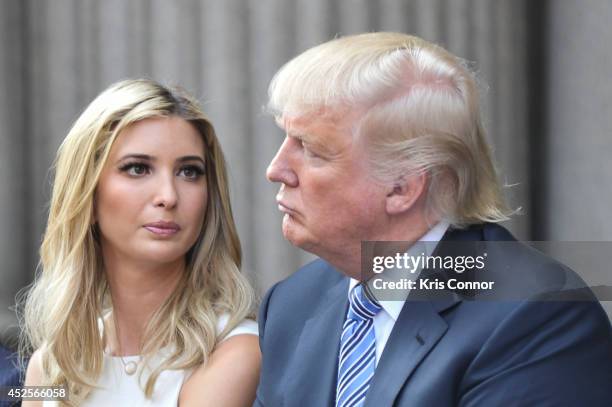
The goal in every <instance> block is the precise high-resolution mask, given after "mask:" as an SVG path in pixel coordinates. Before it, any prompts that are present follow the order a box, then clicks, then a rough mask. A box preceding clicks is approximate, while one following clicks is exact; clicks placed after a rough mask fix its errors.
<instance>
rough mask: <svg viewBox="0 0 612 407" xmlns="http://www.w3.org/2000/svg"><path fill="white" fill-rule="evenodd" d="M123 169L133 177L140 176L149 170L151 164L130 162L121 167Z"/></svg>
mask: <svg viewBox="0 0 612 407" xmlns="http://www.w3.org/2000/svg"><path fill="white" fill-rule="evenodd" d="M121 171H123V172H125V173H126V174H128V175H130V176H132V177H140V176H143V175H146V174H147V173H148V172H149V166H148V165H146V164H139V163H129V164H126V165H124V166H123V167H121Z"/></svg>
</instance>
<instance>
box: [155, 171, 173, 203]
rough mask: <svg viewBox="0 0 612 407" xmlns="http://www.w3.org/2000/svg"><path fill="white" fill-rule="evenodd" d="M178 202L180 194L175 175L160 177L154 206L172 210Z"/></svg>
mask: <svg viewBox="0 0 612 407" xmlns="http://www.w3.org/2000/svg"><path fill="white" fill-rule="evenodd" d="M177 202H178V192H177V189H176V178H175V177H174V174H168V175H164V176H162V177H159V179H158V180H157V188H156V191H155V197H154V199H153V205H154V206H156V207H162V208H166V209H171V208H174V207H175V206H176V204H177Z"/></svg>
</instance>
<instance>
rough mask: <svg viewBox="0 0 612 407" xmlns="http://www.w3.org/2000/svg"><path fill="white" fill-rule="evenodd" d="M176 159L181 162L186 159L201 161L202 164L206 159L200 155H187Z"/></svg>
mask: <svg viewBox="0 0 612 407" xmlns="http://www.w3.org/2000/svg"><path fill="white" fill-rule="evenodd" d="M176 161H178V162H181V163H183V162H185V161H200V162H201V163H202V165H204V159H203V158H202V157H200V156H199V155H186V156H184V157H181V158H179V159H177V160H176Z"/></svg>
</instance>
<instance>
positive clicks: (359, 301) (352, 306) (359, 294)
mask: <svg viewBox="0 0 612 407" xmlns="http://www.w3.org/2000/svg"><path fill="white" fill-rule="evenodd" d="M381 309H382V307H381V306H380V304H379V303H378V302H377V301H376V300H374V299H373V298H372V296H371V295H369V294H368V292H367V289H364V287H363V285H361V284H357V285H356V286H355V287H353V289H352V290H351V292H350V294H349V312H348V317H349V318H350V319H354V320H362V321H366V320H368V319H372V318H374V316H375V315H376V314H378V311H380V310H381Z"/></svg>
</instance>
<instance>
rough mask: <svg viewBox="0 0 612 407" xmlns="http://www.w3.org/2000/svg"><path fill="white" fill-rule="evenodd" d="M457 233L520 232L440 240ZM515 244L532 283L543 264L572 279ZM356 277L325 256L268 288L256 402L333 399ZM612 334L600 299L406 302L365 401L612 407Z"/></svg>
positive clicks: (499, 237) (559, 280)
mask: <svg viewBox="0 0 612 407" xmlns="http://www.w3.org/2000/svg"><path fill="white" fill-rule="evenodd" d="M451 240H459V241H505V240H513V237H512V236H511V235H510V233H509V232H507V231H506V230H505V229H503V228H502V227H500V226H498V225H493V224H485V225H477V226H473V227H471V228H469V229H468V230H461V231H452V232H447V234H446V235H445V237H444V239H443V241H442V242H440V245H442V243H443V242H445V241H451ZM516 247H518V249H515V253H512V254H508V255H507V256H506V257H507V258H506V259H505V262H506V263H507V264H508V265H510V264H513V263H516V261H521V262H522V263H521V265H520V267H517V270H515V271H516V272H518V273H521V272H522V273H524V277H525V278H526V279H529V278H531V276H532V275H534V273H533V271H537V270H546V273H541V275H544V276H548V277H545V280H546V281H545V282H543V283H538V284H540V285H541V286H544V285H546V284H553V285H562V284H563V283H564V281H565V279H566V276H567V269H564V268H563V266H561V265H560V264H558V263H555V262H554V261H552V260H551V259H549V258H547V257H545V256H543V255H541V254H539V253H538V252H535V251H533V250H531V249H529V248H527V247H526V246H524V245H522V244H519V243H517V246H516ZM517 251H518V252H517ZM517 259H518V260H517ZM525 260H528V261H527V262H526V261H525ZM524 264H530V265H531V266H530V268H531V269H530V270H524V269H525V267H524ZM506 269H508V268H507V267H506V268H505V270H506ZM521 270H522V271H521ZM516 281H519V280H516ZM521 281H522V280H521ZM533 281H536V282H537V279H536V280H533V279H532V282H533ZM551 282H552V283H551ZM348 284H349V280H348V278H347V277H345V276H343V275H342V274H340V273H339V272H337V271H336V270H335V269H334V268H333V267H332V266H330V265H329V264H328V263H326V262H325V261H323V260H316V261H314V262H312V263H310V264H308V265H306V266H304V267H303V268H301V269H300V270H298V271H297V272H296V273H295V274H293V275H292V276H291V277H289V278H287V279H286V280H284V281H282V282H280V283H278V284H276V285H275V286H274V287H272V288H271V289H270V290H269V292H268V293H267V295H266V296H265V298H264V300H263V302H262V305H261V308H260V313H259V333H260V346H261V350H262V353H263V364H262V372H261V378H260V382H259V386H258V389H257V399H256V401H255V404H254V405H255V406H271V407H277V406H300V407H301V406H315V407H318V406H333V405H334V399H335V388H336V376H337V357H338V349H339V344H340V333H341V330H342V324H343V322H344V318H345V313H346V308H347V303H348V300H347V292H348ZM558 288H562V287H561V286H559V287H558ZM411 295H412V294H411ZM611 332H612V331H611V327H610V322H609V320H608V318H607V316H606V314H605V312H604V311H603V309H602V307H601V305H600V304H599V303H598V302H597V301H596V300H595V299H594V297H591V298H590V300H587V301H547V302H543V301H527V300H513V301H467V300H465V297H463V298H462V297H461V296H460V295H456V294H453V295H450V296H448V297H446V298H444V297H441V298H437V299H434V300H422V301H406V303H405V305H404V307H403V309H402V312H401V313H400V315H399V318H398V319H397V321H396V323H395V325H394V328H393V331H392V332H391V335H390V337H389V339H388V342H387V344H386V347H385V349H384V352H383V354H382V356H381V358H380V360H379V363H378V365H377V368H376V373H375V375H374V379H373V381H372V383H371V386H370V389H369V391H368V394H367V399H366V403H365V405H366V406H370V407H374V406H376V407H385V406H610V405H612V333H611Z"/></svg>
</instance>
